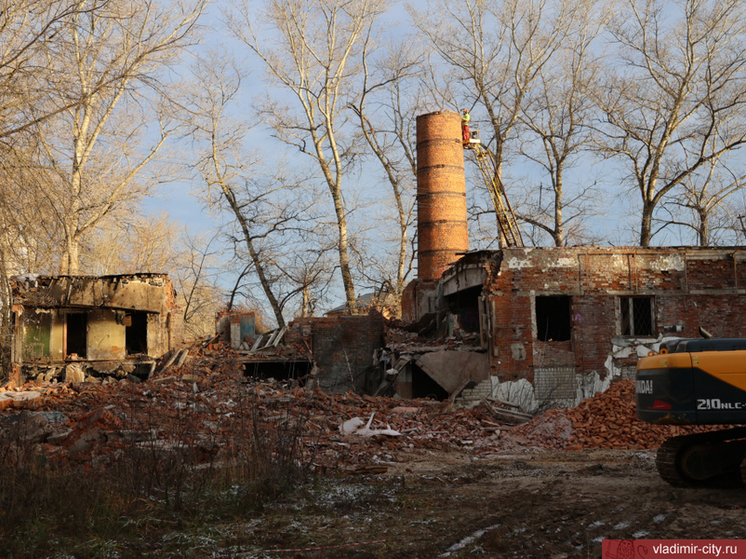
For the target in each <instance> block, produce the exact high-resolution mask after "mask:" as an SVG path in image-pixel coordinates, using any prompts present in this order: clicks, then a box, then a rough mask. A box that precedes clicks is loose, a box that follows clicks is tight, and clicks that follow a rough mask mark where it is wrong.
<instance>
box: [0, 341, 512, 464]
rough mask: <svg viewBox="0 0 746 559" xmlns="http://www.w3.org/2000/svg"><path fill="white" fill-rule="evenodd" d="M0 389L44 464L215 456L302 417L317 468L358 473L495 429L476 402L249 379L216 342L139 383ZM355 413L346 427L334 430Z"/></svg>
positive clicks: (1, 429)
mask: <svg viewBox="0 0 746 559" xmlns="http://www.w3.org/2000/svg"><path fill="white" fill-rule="evenodd" d="M0 395H4V397H3V398H0V401H2V402H4V404H3V406H0V433H4V434H5V436H6V437H7V436H10V437H11V439H15V441H16V442H18V441H21V440H23V441H25V442H27V443H30V444H33V445H36V450H37V452H39V453H40V454H42V455H43V456H44V457H45V458H46V459H47V460H48V461H50V462H55V461H73V462H81V463H85V464H88V465H91V466H101V467H106V466H108V465H109V464H111V463H113V462H115V461H116V460H118V459H119V458H121V457H122V456H126V453H127V452H131V451H132V449H133V448H138V447H139V448H142V447H147V448H148V449H150V450H153V449H157V450H158V451H159V452H161V451H162V452H171V451H173V450H174V449H179V450H180V451H183V450H185V449H189V450H191V451H193V452H190V455H191V456H200V457H201V459H202V460H205V461H209V460H220V459H222V458H223V457H224V456H225V455H227V453H228V452H229V451H230V450H231V449H235V447H236V446H240V445H241V444H243V439H245V435H246V430H247V429H248V426H249V425H250V424H251V422H253V421H260V422H261V426H262V429H263V430H264V431H267V432H282V431H283V430H285V432H287V430H289V429H291V428H292V427H293V426H295V425H301V426H302V429H301V430H299V436H298V438H299V443H300V444H301V446H302V448H303V451H304V455H305V456H306V458H307V459H308V460H312V461H313V463H314V465H315V466H317V467H319V468H321V469H322V470H330V469H331V470H335V471H342V472H348V473H364V472H370V471H371V470H370V468H371V467H374V468H375V469H376V471H382V469H383V470H385V469H386V467H387V463H393V462H404V461H408V460H410V459H411V458H409V456H411V457H412V458H414V456H416V455H419V454H426V453H428V452H431V451H435V450H445V449H449V448H450V449H453V448H463V447H470V446H472V445H474V443H475V441H478V440H488V441H494V442H496V441H497V437H496V436H495V433H496V432H499V428H500V427H501V425H500V423H498V422H495V421H494V418H493V416H492V415H490V413H489V412H488V411H487V410H486V409H485V408H483V407H477V408H474V409H471V410H461V409H452V408H451V406H449V405H448V403H443V402H437V401H433V400H427V399H423V400H401V399H393V398H382V397H372V396H360V395H357V394H354V393H351V392H348V393H343V394H333V393H326V392H323V391H321V390H314V391H309V390H306V389H305V388H301V387H299V386H297V385H295V386H293V383H292V382H291V383H280V382H277V381H274V380H254V379H250V378H247V377H246V375H245V373H244V368H243V365H242V364H241V362H240V361H239V360H236V359H232V358H231V355H230V350H229V349H227V348H226V347H225V346H223V345H219V346H216V347H214V348H213V349H210V348H205V349H204V350H202V351H199V352H194V354H193V355H191V356H190V357H189V358H188V359H187V360H186V361H185V362H184V363H183V365H182V366H180V367H177V366H174V365H172V366H171V367H170V368H164V369H163V370H162V372H161V373H159V374H156V375H154V376H153V377H152V378H151V379H149V380H146V381H144V382H139V383H137V382H131V381H128V380H126V379H123V380H121V381H119V382H112V383H108V384H102V383H90V382H81V383H52V382H43V383H27V384H26V385H24V386H22V387H19V388H16V389H8V388H5V389H0ZM355 418H358V420H357V421H354V422H352V423H351V424H352V425H355V426H356V428H355V429H353V430H351V431H349V432H347V433H345V432H342V431H340V426H341V425H343V424H345V423H346V422H348V424H350V423H349V422H350V420H353V419H355ZM8 433H11V434H10V435H8Z"/></svg>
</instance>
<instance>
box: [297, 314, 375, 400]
mask: <svg viewBox="0 0 746 559" xmlns="http://www.w3.org/2000/svg"><path fill="white" fill-rule="evenodd" d="M301 339H306V340H307V342H308V343H309V345H310V346H311V351H312V353H313V358H314V360H315V362H316V365H317V366H318V367H319V369H320V373H319V386H320V388H321V389H322V390H325V391H328V392H347V391H349V390H353V391H356V392H358V393H363V392H366V393H370V392H372V391H373V390H375V389H376V388H377V387H378V384H379V383H380V380H381V378H380V376H381V371H380V370H379V369H378V368H376V367H373V352H374V351H375V350H376V349H377V348H380V347H382V346H383V317H382V316H381V314H379V313H371V314H370V315H364V316H335V317H323V318H303V319H296V320H294V321H293V322H291V323H290V328H289V331H288V337H286V342H288V343H299V342H301Z"/></svg>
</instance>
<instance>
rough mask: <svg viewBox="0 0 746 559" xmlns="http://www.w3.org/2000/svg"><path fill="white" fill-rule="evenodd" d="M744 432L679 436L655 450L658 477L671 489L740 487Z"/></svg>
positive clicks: (743, 479) (739, 430)
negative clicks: (656, 453) (670, 486)
mask: <svg viewBox="0 0 746 559" xmlns="http://www.w3.org/2000/svg"><path fill="white" fill-rule="evenodd" d="M745 453H746V428H743V427H739V428H735V429H728V430H724V431H713V432H711V433H698V434H694V435H681V436H678V437H672V438H670V439H668V440H666V441H665V442H664V443H663V444H662V445H661V446H660V448H659V449H658V455H657V457H656V466H657V468H658V473H659V474H660V476H661V478H663V479H664V480H665V481H666V482H667V483H669V484H670V485H672V486H674V487H710V488H734V487H744V481H745V480H746V477H745V476H746V472H743V473H742V464H743V462H744V454H745Z"/></svg>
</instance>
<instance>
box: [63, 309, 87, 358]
mask: <svg viewBox="0 0 746 559" xmlns="http://www.w3.org/2000/svg"><path fill="white" fill-rule="evenodd" d="M65 325H66V328H67V332H66V334H67V343H66V344H65V355H66V356H67V357H69V356H71V355H73V354H75V355H77V356H78V357H80V358H81V359H85V358H86V353H87V352H86V350H87V348H88V314H86V313H82V312H76V313H67V315H66V320H65Z"/></svg>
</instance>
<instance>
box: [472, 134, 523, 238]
mask: <svg viewBox="0 0 746 559" xmlns="http://www.w3.org/2000/svg"><path fill="white" fill-rule="evenodd" d="M464 149H466V150H469V151H471V152H472V153H473V154H474V161H475V162H476V164H477V167H479V171H480V172H481V173H482V178H483V179H484V183H485V185H486V186H487V190H488V191H489V194H490V198H491V200H492V205H493V206H494V207H495V213H496V215H497V225H498V229H499V231H498V233H499V235H500V246H501V247H502V248H508V247H522V246H523V238H522V237H521V230H520V228H519V227H518V220H517V219H516V217H515V212H513V208H512V207H511V205H510V202H509V201H508V196H507V194H506V193H505V187H504V186H503V183H502V180H501V179H500V173H498V170H497V163H496V161H495V156H494V155H493V154H492V153H491V152H490V150H489V149H487V147H486V146H484V145H482V143H481V141H480V140H479V133H478V131H476V130H472V131H471V132H470V133H469V134H465V135H464Z"/></svg>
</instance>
